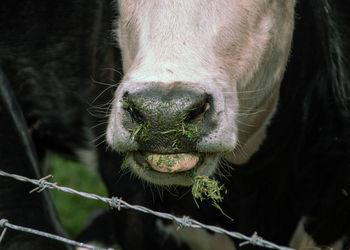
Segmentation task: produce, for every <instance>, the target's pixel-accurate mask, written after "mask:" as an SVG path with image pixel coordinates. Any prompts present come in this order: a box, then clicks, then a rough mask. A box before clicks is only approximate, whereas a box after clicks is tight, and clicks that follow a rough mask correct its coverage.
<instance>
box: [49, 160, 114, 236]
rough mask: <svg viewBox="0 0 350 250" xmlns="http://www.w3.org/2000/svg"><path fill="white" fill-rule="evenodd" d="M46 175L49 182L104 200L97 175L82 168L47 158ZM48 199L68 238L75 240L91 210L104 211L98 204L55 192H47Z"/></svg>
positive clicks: (103, 193) (98, 202) (68, 162)
mask: <svg viewBox="0 0 350 250" xmlns="http://www.w3.org/2000/svg"><path fill="white" fill-rule="evenodd" d="M49 166H50V170H49V173H50V174H52V175H53V178H51V179H50V181H51V182H57V183H58V185H60V186H65V187H70V188H73V189H75V190H77V191H84V192H88V193H94V194H97V195H100V196H107V191H106V187H105V186H104V184H103V182H102V180H101V178H100V176H99V175H98V173H97V172H95V171H93V170H91V169H88V168H87V167H84V166H83V165H82V164H79V163H76V162H73V161H70V160H67V159H65V158H61V157H59V156H57V155H52V156H50V157H49ZM51 196H52V198H53V201H54V203H55V205H56V208H57V210H58V213H59V215H60V217H61V221H62V224H63V226H64V228H65V229H66V230H67V232H68V234H69V235H70V236H71V237H75V236H76V235H77V234H78V233H79V231H80V230H81V228H82V227H83V226H84V225H85V223H86V221H87V218H88V216H89V214H90V212H91V211H92V210H93V209H95V208H106V209H107V208H108V206H107V205H106V204H104V203H103V202H101V201H95V200H91V199H87V198H83V197H80V196H77V195H74V194H68V193H64V192H61V191H57V190H51Z"/></svg>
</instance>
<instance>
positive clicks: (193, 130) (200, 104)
mask: <svg viewBox="0 0 350 250" xmlns="http://www.w3.org/2000/svg"><path fill="white" fill-rule="evenodd" d="M122 103H123V108H124V109H125V110H126V113H127V114H128V116H129V119H128V120H129V122H125V123H124V127H125V129H127V130H128V131H129V132H130V134H131V139H132V140H136V141H137V142H138V144H139V147H140V150H141V151H147V152H154V153H178V152H192V151H195V150H196V142H197V141H198V139H199V138H200V136H201V132H202V127H203V119H204V116H205V115H206V113H207V111H208V110H209V109H210V96H209V95H208V94H206V93H196V92H194V91H192V90H186V89H184V88H181V87H176V86H175V87H165V86H164V87H160V86H157V87H151V88H147V89H144V90H141V91H139V92H134V93H131V92H127V93H125V94H124V96H123V99H122Z"/></svg>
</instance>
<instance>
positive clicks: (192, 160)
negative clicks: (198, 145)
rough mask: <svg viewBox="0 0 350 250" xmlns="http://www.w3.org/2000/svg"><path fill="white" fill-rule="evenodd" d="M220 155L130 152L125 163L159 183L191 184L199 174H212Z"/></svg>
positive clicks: (141, 175)
mask: <svg viewBox="0 0 350 250" xmlns="http://www.w3.org/2000/svg"><path fill="white" fill-rule="evenodd" d="M217 158H218V156H217V155H216V154H212V153H210V154H209V153H177V154H155V153H149V152H140V151H136V152H129V153H127V155H126V158H125V164H126V165H127V166H129V167H130V168H131V170H132V171H133V172H134V173H135V174H137V175H138V176H139V177H141V178H142V179H145V180H147V181H149V182H151V183H154V184H158V185H181V186H190V185H192V184H193V179H194V177H195V176H197V175H206V176H208V175H210V174H211V173H212V172H213V171H214V169H215V165H216V162H217V161H216V159H217Z"/></svg>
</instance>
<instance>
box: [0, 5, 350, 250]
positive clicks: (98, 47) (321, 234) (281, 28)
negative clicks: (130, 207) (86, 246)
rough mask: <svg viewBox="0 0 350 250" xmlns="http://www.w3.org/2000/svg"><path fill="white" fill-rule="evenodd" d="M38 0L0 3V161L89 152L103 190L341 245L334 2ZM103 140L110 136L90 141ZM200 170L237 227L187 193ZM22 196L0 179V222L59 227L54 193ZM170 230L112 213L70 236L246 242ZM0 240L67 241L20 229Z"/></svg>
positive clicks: (340, 71) (139, 242) (341, 37)
mask: <svg viewBox="0 0 350 250" xmlns="http://www.w3.org/2000/svg"><path fill="white" fill-rule="evenodd" d="M46 2H47V1H40V0H37V1H26V0H18V1H2V3H1V4H0V5H1V9H0V11H1V12H0V14H1V15H0V18H1V22H0V30H1V31H2V35H1V36H2V38H1V39H0V56H1V57H0V67H1V69H2V71H1V72H0V76H1V78H0V79H1V84H2V88H1V103H0V115H1V120H2V121H4V122H2V123H1V124H0V129H1V130H0V131H1V134H0V135H1V136H2V137H3V140H2V141H1V144H0V145H1V152H0V153H1V154H2V155H1V157H0V167H1V169H5V170H7V171H11V172H13V173H19V174H23V175H26V176H29V177H36V178H40V177H41V176H40V172H41V170H40V168H39V167H38V165H40V162H41V161H43V160H44V158H45V153H46V152H47V151H48V150H51V151H56V152H59V153H64V154H68V155H72V156H73V157H75V158H85V161H87V160H86V156H89V157H92V158H93V156H94V155H95V154H96V157H97V165H98V169H99V171H100V173H101V175H102V177H103V179H104V181H105V183H106V185H107V187H108V189H109V192H110V194H111V195H114V196H118V197H123V199H125V200H127V201H130V202H132V203H135V204H136V203H137V204H141V205H145V206H147V207H150V208H153V209H155V210H161V211H166V212H170V213H173V214H176V215H181V216H182V215H189V216H191V217H193V218H195V219H198V220H200V221H202V222H204V223H207V224H213V225H217V226H221V227H224V228H226V229H228V230H234V231H239V232H241V233H244V234H246V235H253V234H254V232H257V233H258V235H260V236H262V237H264V239H267V240H270V241H273V242H274V243H276V244H281V245H288V246H290V247H293V248H297V249H303V248H316V249H317V248H319V249H321V248H334V249H347V248H349V246H350V242H349V236H350V227H349V223H348V221H349V219H350V200H349V199H350V198H349V197H348V192H350V190H349V189H350V187H349V184H350V178H349V176H350V173H349V172H350V133H349V128H350V124H349V123H350V115H349V110H348V109H349V94H350V90H349V86H350V85H349V78H348V68H347V64H346V60H345V59H346V53H348V48H347V47H346V43H345V42H346V41H347V39H348V34H347V33H344V32H345V31H344V29H342V25H344V26H345V24H346V23H347V22H348V19H347V18H348V16H347V15H348V12H347V9H346V8H347V7H346V5H345V4H344V3H343V2H342V1H339V2H336V3H335V2H331V1H329V0H319V1H307V0H299V1H295V0H285V1H277V0H270V1H267V0H259V1H258V0H244V1H243V0H234V1H227V0H217V1H209V0H201V1H199V0H178V1H175V0H169V1H160V0H147V1H146V0H137V1H135V0H119V1H112V2H111V3H109V2H108V1H104V0H90V1H76V2H74V3H72V2H70V1H60V2H57V3H55V4H54V5H53V6H52V5H51V4H48V3H46ZM344 2H345V1H344ZM112 9H114V12H113V11H112ZM15 14H16V15H15ZM78 14H79V15H78ZM14 16H16V17H17V18H13V17H14ZM112 20H114V21H112ZM110 34H111V35H110ZM110 36H111V37H112V38H113V39H114V40H115V41H116V43H114V44H113V43H112V42H111V41H109V40H108V38H109V37H110ZM36 49H37V50H39V51H40V53H38V51H36ZM119 53H120V55H119ZM120 64H121V65H120ZM119 67H120V68H119ZM106 69H113V70H106ZM118 71H122V72H123V76H122V78H121V75H120V74H119V73H118ZM91 75H92V76H93V81H91V79H90V78H91V77H90V76H91ZM111 79H112V82H117V83H118V84H113V85H112V86H108V89H107V90H101V88H103V85H102V86H101V85H95V84H93V83H94V82H108V81H110V80H111ZM111 90H112V91H111ZM96 93H101V94H99V98H98V100H97V101H95V102H94V105H95V106H97V107H109V106H111V108H107V109H106V110H105V111H104V112H106V114H107V115H106V117H105V114H103V116H102V119H104V120H102V121H101V120H100V119H96V118H95V117H91V116H89V114H88V113H87V112H86V109H87V108H88V104H87V103H90V102H86V100H90V101H92V100H93V99H94V97H95V96H96ZM8 97H9V98H8ZM8 100H11V101H12V104H13V103H15V105H9V102H8ZM96 102H97V103H96ZM10 103H11V102H10ZM110 104H111V105H110ZM100 105H104V106H100ZM14 107H15V108H14ZM98 118H101V117H98ZM107 118H108V119H107ZM106 124H107V126H106ZM19 125H20V126H19ZM94 125H98V126H94ZM89 128H94V129H89ZM23 131H25V133H23ZM104 133H105V134H106V142H102V143H101V144H99V145H91V143H89V142H90V141H91V137H92V138H93V137H94V136H98V135H101V134H104ZM31 141H32V143H31ZM106 148H108V149H110V150H107V151H106ZM5 150H6V151H5ZM118 153H121V154H118ZM82 155H84V157H82ZM121 155H124V156H123V157H122V156H121ZM122 158H123V161H124V162H123V164H121V161H122ZM28 159H29V160H28ZM88 161H89V162H91V161H93V160H91V159H90V160H88ZM124 172H127V173H128V174H125V173H124ZM130 176H136V177H137V178H133V179H130ZM203 176H205V177H209V178H212V179H217V181H218V182H219V183H221V184H223V185H224V186H225V188H226V193H225V195H224V198H223V201H222V202H221V203H220V209H221V211H223V212H224V213H225V214H226V215H227V216H229V217H230V218H232V219H233V221H232V220H230V219H229V218H227V216H225V215H224V214H222V213H221V212H220V211H219V210H218V209H217V208H215V207H213V206H211V204H210V202H206V201H203V202H199V201H197V202H196V201H194V198H193V197H192V194H191V192H190V191H191V186H192V185H193V184H194V182H195V179H196V177H203ZM27 189H29V188H28V186H27V185H22V184H18V183H16V182H14V181H11V180H9V179H6V181H2V182H1V189H0V197H1V200H2V202H1V204H0V205H1V208H0V215H1V216H2V217H3V216H4V217H7V218H9V220H10V221H13V222H18V223H20V224H23V223H24V224H25V225H28V226H33V225H36V227H37V228H39V229H43V230H46V231H50V232H54V233H57V234H61V235H64V229H63V228H62V227H61V225H60V223H59V219H58V218H57V214H56V213H55V211H54V207H53V205H52V203H51V201H50V198H49V197H48V196H47V195H46V194H45V192H44V193H42V194H35V195H31V196H29V197H28V196H24V194H23V190H27ZM154 190H159V194H160V195H158V194H155V193H154ZM19 197H20V199H19ZM21 197H22V198H23V199H21ZM3 201H6V202H3ZM23 211H26V213H25V216H23V217H21V218H19V216H18V214H22V213H23ZM96 226H99V230H98V231H103V235H102V236H101V235H98V236H97V235H96ZM177 229H178V227H177V225H173V224H169V223H166V222H165V221H162V220H160V219H155V218H154V217H150V216H146V215H141V214H140V213H138V212H135V211H125V210H122V211H120V212H116V211H111V212H108V213H106V214H103V215H101V216H100V217H98V218H97V219H96V220H95V221H94V222H92V224H91V226H90V227H88V228H86V229H85V230H84V231H83V232H82V233H81V234H80V235H79V236H78V240H83V241H94V240H96V239H97V240H101V241H103V242H105V243H106V242H107V243H117V244H118V245H120V246H121V247H122V249H128V250H130V249H151V248H152V249H240V248H242V249H251V248H253V249H255V247H254V246H249V245H244V246H240V244H239V243H240V241H238V240H237V241H233V239H230V238H228V237H226V236H223V235H221V234H212V233H209V232H207V231H205V230H202V229H189V228H181V229H179V230H177ZM94 237H95V238H94ZM0 248H4V249H16V248H17V249H18V248H19V249H21V248H22V249H67V247H66V246H63V245H61V244H59V243H53V242H51V241H48V240H44V239H41V238H33V237H31V236H28V235H25V234H22V233H15V232H10V234H8V233H7V234H6V237H5V238H4V241H3V242H2V243H1V244H0Z"/></svg>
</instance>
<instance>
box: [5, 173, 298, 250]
mask: <svg viewBox="0 0 350 250" xmlns="http://www.w3.org/2000/svg"><path fill="white" fill-rule="evenodd" d="M0 176H5V177H10V178H13V179H16V180H18V181H22V182H29V183H32V184H34V185H36V186H37V187H36V188H34V189H32V190H31V191H30V192H29V193H33V192H41V191H43V190H44V189H56V190H59V191H62V192H66V193H70V194H75V195H79V196H82V197H85V198H88V199H93V200H99V201H102V202H104V203H107V204H108V205H109V206H110V207H113V208H117V209H118V210H120V209H121V208H126V209H133V210H136V211H139V212H142V213H146V214H152V215H154V216H157V217H160V218H163V219H167V220H171V221H174V222H176V223H178V224H179V228H180V227H192V228H204V229H207V230H209V231H212V232H215V233H221V234H225V235H228V236H230V237H232V238H236V239H239V240H243V242H242V243H240V246H244V245H247V244H251V245H255V246H261V247H266V248H270V249H279V250H293V248H289V247H285V246H279V245H277V244H275V243H272V242H269V241H267V240H264V239H263V238H262V237H260V236H258V234H257V233H256V232H255V233H254V234H253V235H252V236H251V237H249V236H246V235H244V234H241V233H238V232H233V231H228V230H226V229H223V228H220V227H217V226H213V225H206V224H203V223H201V222H199V221H196V220H194V219H191V218H190V217H188V216H183V217H177V216H174V215H172V214H169V213H164V212H158V211H153V210H151V209H149V208H147V207H144V206H139V205H131V204H129V203H127V202H126V201H124V200H122V199H121V198H118V197H112V198H107V197H101V196H99V195H96V194H90V193H86V192H81V191H76V190H74V189H72V188H68V187H62V186H59V185H57V183H52V182H49V181H47V179H48V178H50V177H51V175H48V176H46V177H43V178H41V179H39V180H36V179H30V178H27V177H24V176H20V175H16V174H9V173H7V172H4V171H2V170H0ZM0 226H1V224H0Z"/></svg>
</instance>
